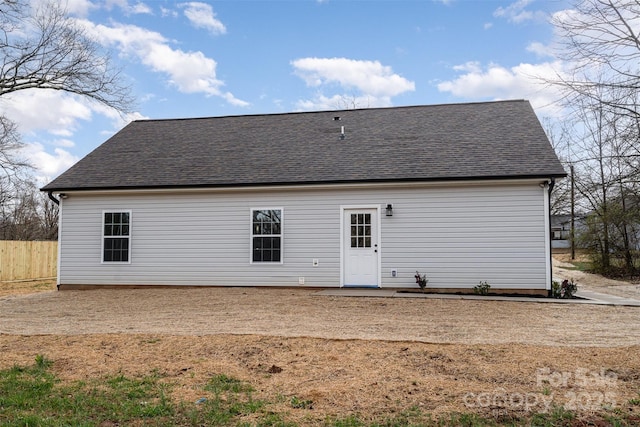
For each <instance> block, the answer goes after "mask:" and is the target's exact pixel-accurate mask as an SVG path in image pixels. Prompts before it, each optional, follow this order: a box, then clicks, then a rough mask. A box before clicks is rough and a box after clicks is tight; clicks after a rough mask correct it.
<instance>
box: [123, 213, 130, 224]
mask: <svg viewBox="0 0 640 427" xmlns="http://www.w3.org/2000/svg"><path fill="white" fill-rule="evenodd" d="M122 223H123V224H129V212H123V213H122Z"/></svg>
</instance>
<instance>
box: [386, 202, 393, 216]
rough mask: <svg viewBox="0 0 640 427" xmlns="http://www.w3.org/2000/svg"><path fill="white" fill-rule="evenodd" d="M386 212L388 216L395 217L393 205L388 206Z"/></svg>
mask: <svg viewBox="0 0 640 427" xmlns="http://www.w3.org/2000/svg"><path fill="white" fill-rule="evenodd" d="M386 212H387V216H393V205H392V204H391V203H389V204H388V205H387V209H386Z"/></svg>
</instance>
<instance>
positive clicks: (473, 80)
mask: <svg viewBox="0 0 640 427" xmlns="http://www.w3.org/2000/svg"><path fill="white" fill-rule="evenodd" d="M454 69H455V70H456V71H461V72H463V73H464V74H462V75H461V76H459V77H457V78H455V79H453V80H449V81H444V82H441V83H439V84H438V85H437V87H438V90H439V91H440V92H448V93H450V94H452V95H454V96H456V97H459V98H463V99H468V100H483V99H490V100H500V99H522V98H523V99H528V100H530V101H531V104H532V105H533V107H534V108H536V109H537V110H543V111H544V112H545V113H546V114H550V115H555V114H557V113H558V112H559V108H560V107H558V106H556V105H555V101H556V100H558V99H559V98H560V93H559V92H558V89H557V88H553V87H549V86H548V85H545V84H543V83H542V82H541V80H540V78H549V79H551V78H554V77H556V76H557V75H558V74H562V63H561V62H560V61H554V62H544V63H541V64H519V65H517V66H515V67H511V68H506V67H503V66H501V65H498V64H489V65H488V66H486V67H484V68H483V67H481V66H480V64H478V63H476V62H469V63H467V64H463V65H459V66H456V67H454Z"/></svg>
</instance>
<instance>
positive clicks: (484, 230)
mask: <svg viewBox="0 0 640 427" xmlns="http://www.w3.org/2000/svg"><path fill="white" fill-rule="evenodd" d="M563 176H565V172H564V170H563V168H562V166H561V164H560V162H559V161H558V158H557V157H556V155H555V153H554V151H553V149H552V148H551V146H550V144H549V141H548V139H547V137H546V135H545V133H544V131H543V129H542V127H541V126H540V123H539V121H538V120H537V118H536V115H535V113H534V111H533V110H532V108H531V106H530V104H529V103H528V102H527V101H523V100H516V101H501V102H486V103H472V104H451V105H433V106H413V107H395V108H374V109H360V110H345V111H323V112H306V113H290V114H268V115H247V116H230V117H213V118H195V119H176V120H141V121H135V122H132V123H130V124H129V125H128V126H126V127H125V128H124V129H122V130H121V131H120V132H118V133H117V134H116V135H114V136H113V137H112V138H110V139H109V140H108V141H106V142H105V143H104V144H102V145H101V146H99V147H98V148H97V149H96V150H94V151H93V152H92V153H90V154H89V155H87V156H86V157H85V158H83V159H82V160H80V161H79V162H78V163H77V164H76V165H74V166H73V167H71V168H70V169H69V170H68V171H66V172H65V173H63V174H62V175H61V176H60V177H58V178H57V179H55V180H54V181H53V182H51V183H50V184H48V185H46V186H45V187H44V188H43V189H42V190H43V191H47V192H49V195H50V197H52V198H54V199H56V200H59V201H60V209H61V210H60V212H61V215H60V228H59V230H60V232H59V242H60V244H59V248H60V249H59V250H60V253H59V268H58V272H59V273H58V284H59V287H60V288H61V289H68V288H84V287H93V286H103V285H130V286H131V285H134V286H147V285H149V286H151V285H171V286H182V285H188V286H293V287H297V286H308V287H341V286H361V287H365V286H366V287H382V288H416V287H417V285H416V283H415V279H414V275H415V273H416V271H419V272H420V273H422V274H426V276H427V278H428V279H429V283H428V288H430V289H432V290H434V291H465V290H467V291H468V290H470V289H472V288H473V287H474V286H475V285H477V284H478V283H479V282H480V281H487V282H488V283H489V284H490V285H491V290H492V291H502V292H510V293H516V292H517V293H538V294H545V295H546V294H547V291H548V290H549V289H550V283H551V261H550V251H551V246H550V242H551V235H550V224H549V194H550V191H551V189H552V187H553V183H554V181H555V179H556V178H560V177H563Z"/></svg>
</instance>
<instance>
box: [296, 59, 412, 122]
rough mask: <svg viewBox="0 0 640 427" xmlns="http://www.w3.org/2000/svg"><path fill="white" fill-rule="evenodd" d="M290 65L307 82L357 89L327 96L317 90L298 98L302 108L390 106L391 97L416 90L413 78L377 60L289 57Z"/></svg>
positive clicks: (320, 85) (326, 86)
mask: <svg viewBox="0 0 640 427" xmlns="http://www.w3.org/2000/svg"><path fill="white" fill-rule="evenodd" d="M291 65H293V67H294V72H295V74H296V75H297V76H299V77H300V78H302V79H303V80H304V81H305V83H306V84H307V86H310V87H323V88H332V87H334V86H338V87H339V88H340V90H341V91H346V92H347V93H349V92H353V91H356V92H358V93H357V94H356V95H354V94H351V95H348V94H344V93H343V94H336V95H333V96H329V97H327V96H325V95H324V94H323V93H322V92H319V93H317V94H316V96H315V97H314V99H313V100H306V101H298V107H299V108H301V109H305V110H310V109H335V108H353V107H354V106H355V107H356V108H361V107H379V106H390V105H391V97H393V96H396V95H399V94H401V93H404V92H409V91H413V90H415V83H414V82H412V81H409V80H407V79H405V78H404V77H401V76H400V75H398V74H395V73H394V72H393V70H392V69H391V67H388V66H384V65H382V64H381V63H380V62H378V61H360V60H355V59H347V58H300V59H296V60H294V61H291ZM345 100H346V101H345Z"/></svg>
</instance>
